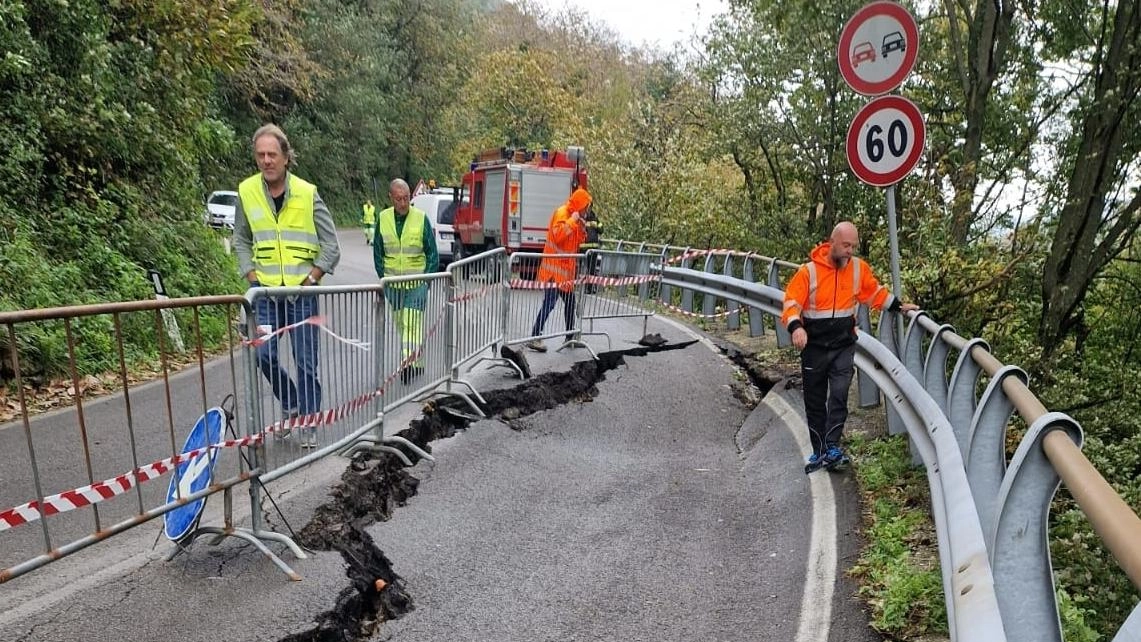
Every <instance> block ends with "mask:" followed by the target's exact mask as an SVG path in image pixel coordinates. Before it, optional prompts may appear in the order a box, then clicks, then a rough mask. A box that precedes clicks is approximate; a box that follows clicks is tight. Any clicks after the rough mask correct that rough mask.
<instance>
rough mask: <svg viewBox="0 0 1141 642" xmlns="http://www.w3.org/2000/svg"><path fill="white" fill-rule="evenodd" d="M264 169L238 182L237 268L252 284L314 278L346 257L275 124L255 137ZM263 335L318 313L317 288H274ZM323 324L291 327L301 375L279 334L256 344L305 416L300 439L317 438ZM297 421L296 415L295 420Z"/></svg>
mask: <svg viewBox="0 0 1141 642" xmlns="http://www.w3.org/2000/svg"><path fill="white" fill-rule="evenodd" d="M253 144H254V160H255V161H256V162H257V167H258V170H259V171H258V173H257V174H254V175H253V176H251V177H249V178H247V179H246V180H244V181H242V182H241V184H240V185H239V186H238V206H237V212H236V213H235V216H234V253H235V254H236V255H237V258H238V271H239V272H240V273H241V274H242V276H244V277H245V278H246V281H248V282H249V284H250V287H259V286H260V287H278V286H285V287H301V286H314V285H317V284H318V283H320V282H321V278H322V277H324V276H325V275H326V274H332V273H333V268H335V267H336V266H337V263H338V262H339V261H340V260H341V248H340V245H339V244H338V242H337V228H336V226H335V225H334V224H333V217H332V216H331V215H330V214H329V209H328V208H327V207H325V202H324V201H322V200H321V196H320V195H319V194H318V193H317V188H316V186H314V185H313V184H312V183H309V182H307V181H304V180H302V179H300V178H298V177H297V176H295V175H294V174H292V173H291V172H290V171H289V169H290V167H291V166H292V164H293V148H292V147H290V145H289V139H288V138H286V137H285V132H283V131H281V128H279V127H278V126H276V125H263V126H262V127H260V128H258V130H257V131H256V132H255V133H254V137H253ZM255 306H256V307H255V312H256V314H257V324H258V331H257V334H258V336H261V335H269V334H272V333H274V332H276V331H277V330H279V329H280V328H282V327H284V326H287V325H293V324H295V323H298V322H300V321H304V320H305V319H308V318H310V317H314V316H316V315H317V314H318V309H317V297H316V296H315V295H305V294H301V295H297V294H290V295H272V296H261V297H258V298H257V300H256V303H255ZM317 332H318V330H317V326H315V325H310V324H305V325H300V326H298V327H296V328H293V329H292V330H291V331H290V332H289V344H290V347H291V348H292V350H293V363H294V364H295V365H296V366H297V381H296V383H294V380H293V378H292V377H291V376H290V375H289V373H288V372H286V371H285V369H284V368H282V367H281V364H280V362H279V361H278V352H277V349H278V346H277V342H278V339H279V338H280V336H278V335H274V336H272V337H271V338H269V339H268V340H265V341H264V342H262V343H261V344H260V345H258V346H257V360H258V365H259V366H260V368H261V371H262V374H264V375H265V377H266V379H268V380H269V382H270V385H271V386H272V388H273V394H274V396H276V397H277V399H278V400H279V401H280V402H281V411H282V417H283V419H285V420H290V419H295V418H298V417H300V418H301V419H300V420H299V421H301V423H302V426H303V427H305V428H306V429H305V430H304V431H303V433H302V436H303V439H302V447H306V448H314V447H316V446H317V434H316V433H317V431H316V428H314V427H313V426H315V425H316V424H315V422H316V420H317V414H316V413H317V412H318V411H320V410H321V382H320V380H319V379H318V377H317V337H318V334H317ZM291 425H292V423H291Z"/></svg>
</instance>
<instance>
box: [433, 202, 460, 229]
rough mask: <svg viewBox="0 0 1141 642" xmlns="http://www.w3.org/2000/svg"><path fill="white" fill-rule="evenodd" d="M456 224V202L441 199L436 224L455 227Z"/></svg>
mask: <svg viewBox="0 0 1141 642" xmlns="http://www.w3.org/2000/svg"><path fill="white" fill-rule="evenodd" d="M455 222H456V202H455V201H451V200H448V201H445V200H443V199H440V203H439V205H438V206H437V209H436V223H437V224H438V225H454V224H455Z"/></svg>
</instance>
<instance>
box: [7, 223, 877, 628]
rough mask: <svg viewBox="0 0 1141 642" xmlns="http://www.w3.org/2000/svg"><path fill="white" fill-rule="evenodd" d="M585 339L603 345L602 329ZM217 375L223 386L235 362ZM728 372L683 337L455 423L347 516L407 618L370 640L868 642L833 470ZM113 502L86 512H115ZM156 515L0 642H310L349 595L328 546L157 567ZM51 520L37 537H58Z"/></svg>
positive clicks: (183, 405) (47, 577) (623, 336)
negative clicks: (371, 501)
mask: <svg viewBox="0 0 1141 642" xmlns="http://www.w3.org/2000/svg"><path fill="white" fill-rule="evenodd" d="M342 247H343V251H344V258H343V260H342V264H341V268H340V269H339V270H338V271H337V274H336V275H335V276H334V277H332V278H331V279H330V282H333V283H344V284H349V283H361V282H370V283H371V282H374V281H375V274H374V273H373V271H372V267H371V253H370V250H369V248H367V247H366V246H365V245H364V243H363V240H362V238H361V235H360V234H359V231H358V230H347V231H344V232H343V233H342ZM554 322H557V320H555V321H554ZM597 325H598V327H600V328H602V329H605V330H606V331H607V332H608V333H609V335H610V338H611V340H612V346H613V348H614V349H623V348H626V347H630V346H631V345H632V343H633V342H634V341H636V340H637V338H638V337H640V336H641V334H642V321H641V319H623V320H606V321H600V322H598V324H597ZM649 329H650V331H652V332H659V333H661V334H662V335H663V336H664V337H666V338H667V339H669V340H670V341H671V342H674V343H677V342H684V341H690V340H692V339H693V338H694V337H695V336H696V335H695V333H694V332H693V331H692V330H690V329H688V328H685V327H683V326H681V325H679V324H676V323H673V322H670V321H667V320H664V319H651V320H650V324H649ZM587 341H588V343H589V344H590V345H591V346H592V348H594V349H595V350H596V351H602V350H606V349H607V341H606V339H605V338H604V337H600V336H592V337H587ZM587 358H589V355H588V354H587V352H586V351H585V350H564V351H562V352H554V351H551V352H548V353H546V354H542V355H539V354H531V355H529V359H530V361H531V365H532V367H533V368H534V370H535V371H536V373H557V372H566V371H568V370H570V369H571V367H572V366H573V364H574V363H575V362H576V361H579V360H582V359H587ZM236 368H237V370H238V372H239V375H238V376H239V377H240V376H241V375H240V372H241V368H242V365H241V364H238V365H237V367H236ZM230 371H231V366H230V364H229V362H228V360H226V359H223V360H219V361H218V362H215V363H211V364H209V365H208V366H207V370H206V376H205V377H204V378H203V379H204V380H205V382H206V385H207V387H208V393H207V394H208V396H209V395H210V394H212V393H211V392H210V391H212V390H213V388H210V386H216V387H217V389H218V390H224V389H225V388H226V387H227V386H228V385H230V384H229V383H228V378H229V377H230V375H229V373H230ZM179 376H180V377H182V379H178V378H175V379H172V381H173V382H174V386H175V387H180V386H181V387H183V388H186V389H187V390H190V391H191V392H188V393H187V394H186V395H184V397H185V398H184V399H183V400H182V401H176V402H175V403H174V405H175V407H176V408H175V414H176V416H181V415H185V414H194V415H196V414H198V413H199V412H200V408H201V405H202V401H201V399H198V398H196V396H195V393H193V390H194V389H195V388H198V387H200V384H199V383H198V375H197V373H196V372H195V373H190V374H187V375H179ZM466 378H468V379H469V380H470V381H472V382H473V383H474V384H475V385H476V386H477V387H478V388H479V389H480V390H483V391H487V390H492V389H506V388H511V387H513V386H515V385H517V384H518V383H519V382H518V380H516V379H514V378H511V377H508V376H507V374H506V372H505V370H504V369H492V368H481V367H477V368H476V369H475V370H474V371H473V372H472V373H470V374H469V375H467V376H466ZM737 378H739V375H738V373H736V371H735V369H734V367H733V366H732V364H731V363H730V362H729V361H728V360H727V359H725V358H724V357H723V356H721V355H720V354H719V352H718V351H717V350H716V349H715V348H714V347H713V346H712V345H711V344H709V343H708V342H704V341H702V342H698V343H695V344H693V345H691V346H689V347H687V348H685V349H681V350H675V351H669V352H659V353H651V354H647V355H645V356H639V357H634V356H631V357H627V358H626V359H625V364H624V365H620V366H619V367H618V368H616V369H614V370H611V371H609V372H607V373H605V378H604V379H603V380H602V381H600V382H598V383H597V385H596V391H595V394H592V395H590V396H589V397H583V398H580V399H576V400H572V401H571V402H569V403H567V404H564V405H561V406H559V407H556V408H553V409H551V410H548V411H544V412H539V413H535V414H531V415H526V416H523V417H520V418H517V419H512V420H503V419H488V420H483V421H479V422H476V423H473V424H471V425H470V426H468V428H467V429H466V430H462V431H460V432H458V433H457V434H456V435H455V436H454V437H451V438H448V439H442V440H439V441H437V442H435V443H434V444H433V445H432V446H433V455H434V457H435V461H434V462H429V461H421V462H420V463H418V464H417V465H416V466H415V467H414V468H413V469H411V474H412V475H413V476H414V477H415V478H417V479H419V480H420V483H419V488H418V491H417V493H416V494H415V495H414V496H413V497H411V498H410V499H409V500H408V502H407V504H406V505H403V506H399V507H396V508H395V509H394V510H393V512H392V518H391V519H390V520H388V521H382V522H377V523H373V524H371V525H368V526H367V532H368V534H369V535H371V537H372V539H373V541H374V542H375V545H376V547H377V548H379V549H380V550H381V551H383V553H384V555H385V556H387V558H388V560H389V561H390V562H391V566H392V570H393V571H394V572H395V573H396V574H398V575H399V577H400V578H401V584H402V588H403V590H404V591H405V592H406V593H407V595H408V597H409V599H410V600H411V603H412V607H413V608H412V610H410V611H408V612H407V613H405V614H404V615H402V616H401V617H400V618H399V619H396V620H392V621H388V622H384V623H382V624H380V625H379V626H377V627H376V628H375V629H374V632H373V633H372V639H378V640H394V641H401V642H404V641H407V642H414V641H419V640H496V641H510V640H519V641H524V640H527V641H533V640H552V641H553V640H560V641H564V640H567V641H569V640H613V641H627V640H629V641H636V640H694V639H701V640H720V641H726V642H728V641H736V640H741V641H744V640H750V641H757V640H771V641H774V642H778V641H779V642H786V641H788V642H826V641H833V642H839V641H841V640H842V641H845V642H847V641H853V640H854V641H863V640H868V641H871V640H877V639H879V638H878V636H876V635H875V634H874V633H873V632H871V631H870V630H869V629H868V627H867V624H866V617H865V615H864V614H863V612H862V611H861V610H860V608H859V604H858V602H857V601H856V600H855V599H854V598H853V593H854V587H853V586H851V584H850V583H849V582H848V581H847V580H846V579H845V575H844V570H845V569H846V568H847V567H848V566H850V565H851V563H852V562H853V561H854V559H855V555H856V552H857V546H858V539H857V534H856V530H855V529H856V525H857V523H858V519H859V515H858V508H857V505H856V503H855V497H854V490H853V482H852V480H851V479H850V478H849V477H848V476H846V475H842V474H840V475H830V474H826V473H818V474H816V475H812V476H810V477H806V476H805V475H804V473H803V470H802V466H803V464H802V462H803V458H804V452H805V451H806V450H807V443H806V441H807V437H806V435H805V429H804V427H803V419H802V414H803V413H802V406H801V403H802V402H801V401H800V397H799V393H798V391H795V390H785V389H783V387H782V386H778V387H777V388H774V389H773V391H772V392H771V393H770V394H769V395H767V396H766V398H765V399H764V400H763V402H762V404H761V405H760V406H758V407H757V408H756V409H749V408H746V407H744V406H743V405H742V404H741V402H739V401H738V400H737V399H736V397H735V396H734V394H733V392H732V390H731V387H730V386H731V384H732V383H733V382H734V381H735V380H736V379H737ZM163 390H164V388H163V387H162V386H158V385H154V384H149V385H146V386H142V387H139V388H137V389H135V390H134V391H133V392H132V395H131V402H132V407H133V412H134V413H135V414H137V415H138V416H139V417H145V418H147V420H155V421H160V422H161V418H162V417H163V416H164V415H165V413H166V410H165V407H166V400H165V395H164V394H163V392H162V391H163ZM197 396H198V397H200V396H201V393H200V392H199V393H197ZM88 409H89V411H90V412H89V414H88V416H87V419H88V424H89V429H90V430H92V431H96V432H98V431H101V430H107V431H113V430H115V429H117V428H116V424H121V423H122V421H121V419H120V420H118V421H116V417H121V413H122V410H121V409H122V397H121V395H112V396H109V397H107V398H106V399H104V400H100V401H97V402H94V403H91V404H89V406H88ZM419 412H420V408H419V406H418V405H416V404H407V405H405V406H404V407H402V408H401V409H400V410H399V411H397V412H396V413H393V415H391V416H389V417H388V418H386V426H387V427H386V432H387V433H392V432H395V431H396V430H399V429H400V428H402V427H404V426H407V425H408V422H409V421H410V420H412V419H414V418H416V417H418V416H419ZM74 424H75V420H74V418H73V417H72V415H71V414H69V413H66V412H64V413H53V414H48V415H45V416H42V417H40V418H37V419H36V420H34V421H33V423H32V429H33V434H34V435H35V436H36V439H38V440H40V441H42V442H43V443H44V444H45V446H44V447H43V448H44V450H43V455H42V457H41V460H40V467H41V468H55V467H58V468H60V469H64V470H67V469H69V468H74V467H75V466H76V458H75V454H74V453H73V452H69V448H68V447H67V441H68V438H67V435H68V434H69V433H73V432H74V430H75V425H74ZM109 434H110V433H109ZM159 434H160V435H161V434H162V433H161V431H160V432H159ZM52 435H55V437H51V436H52ZM24 439H25V437H24V431H23V428H22V425H19V424H9V425H6V426H0V448H2V449H3V451H2V452H5V453H12V452H24V446H23V440H24ZM168 441H169V438H168ZM50 444H56V446H55V447H54V448H53V447H52V446H51V445H50ZM167 447H168V448H169V444H168V445H167ZM156 448H157V446H156ZM37 452H38V453H39V451H37ZM348 463H349V462H348V460H347V459H344V458H341V457H338V456H330V457H326V458H324V459H322V460H320V461H319V462H318V463H316V464H314V465H312V466H309V467H307V468H304V469H302V470H301V471H298V472H296V473H293V474H291V475H289V476H287V477H285V478H283V479H280V480H278V481H276V482H274V483H273V484H271V487H270V491H271V493H272V495H273V496H274V497H275V498H276V500H277V502H278V505H279V506H280V507H281V509H282V511H283V517H282V516H278V515H277V514H276V513H274V512H273V511H268V512H267V517H268V519H269V521H270V524H271V526H273V527H275V528H277V529H278V530H281V531H285V532H288V529H287V527H286V526H285V523H288V524H289V527H292V528H294V529H299V528H300V527H301V525H304V524H305V523H307V522H308V521H309V520H310V519H311V518H312V516H313V514H314V511H315V510H317V508H318V507H319V506H320V505H322V504H325V503H326V502H328V501H329V500H330V495H329V491H330V489H331V488H333V486H334V485H335V484H336V483H337V481H338V479H339V477H340V476H341V474H342V473H343V472H344V471H345V469H346V467H347V466H348ZM15 468H18V466H17V467H9V468H6V469H4V470H2V471H0V475H2V477H0V496H2V497H3V498H4V501H5V502H12V503H18V502H20V501H24V500H26V499H27V497H25V496H24V494H26V487H27V484H28V483H29V481H28V479H27V475H26V474H24V475H21V474H19V471H17V470H15ZM24 469H25V470H26V469H27V466H26V465H25V466H24ZM81 477H82V475H81ZM153 484H154V485H155V486H161V487H162V488H163V489H165V485H166V483H165V479H163V480H161V481H156V482H153ZM20 487H22V488H20ZM13 488H19V490H18V491H16V490H10V489H13ZM244 488H245V487H244V486H242V487H239V489H240V490H239V492H236V493H235V495H234V504H235V516H236V519H238V521H239V523H243V522H247V521H248V508H247V506H248V505H247V503H246V502H245V501H244V492H245V491H244ZM21 493H23V494H21ZM220 499H221V498H220V497H214V498H212V499H211V501H210V503H209V506H208V509H207V512H206V516H205V517H204V523H215V524H216V523H219V521H220V519H221V513H220V509H221V504H222V502H221V501H220ZM131 501H133V500H129V501H127V502H123V504H124V505H123V506H116V508H115V509H108V510H107V511H105V512H107V513H108V516H109V517H110V516H118V515H119V514H130V512H131V510H132V509H131ZM12 503H5V507H7V506H10V505H12ZM116 511H118V513H116ZM78 512H80V511H77V513H78ZM86 519H87V520H88V521H90V517H89V516H88V517H87V518H86ZM160 524H161V520H158V521H152V522H149V523H147V524H144V525H142V526H139V527H137V528H134V529H132V530H129V531H127V532H125V533H123V534H121V535H118V536H115V537H113V538H110V539H109V540H107V541H105V542H102V543H100V544H98V545H96V546H93V547H91V548H88V549H86V550H85V551H82V552H80V553H77V554H75V555H73V556H70V557H67V558H64V559H62V560H60V561H57V562H54V563H52V564H49V565H47V566H45V567H44V568H41V569H39V570H37V571H35V572H33V573H31V574H29V575H27V576H25V577H22V578H19V579H16V580H14V581H11V582H8V583H6V584H3V585H0V604H3V605H4V607H3V610H2V611H0V640H4V641H7V640H12V641H17V640H19V641H22V642H23V641H27V642H32V641H40V640H43V641H47V640H52V641H59V640H77V641H78V640H92V641H99V640H116V641H118V640H131V641H144V640H156V641H157V640H184V641H188V642H189V641H196V640H202V641H207V640H210V641H214V640H218V639H226V640H283V639H292V640H304V639H316V638H314V637H312V636H310V637H306V635H307V634H308V633H307V632H312V631H313V630H314V628H315V626H316V621H317V620H319V619H320V618H321V617H323V615H322V614H328V613H330V612H335V611H336V610H337V608H338V606H337V603H338V600H339V598H342V597H343V596H344V595H347V594H350V593H352V591H347V589H348V587H349V586H350V580H349V578H348V577H346V562H345V558H344V557H342V556H341V555H339V554H337V553H333V552H319V553H316V554H313V555H310V556H309V558H308V559H304V560H297V559H294V558H293V557H292V555H291V554H289V553H288V552H287V551H285V550H284V548H283V547H281V546H280V545H276V544H275V545H272V546H271V548H273V549H274V550H275V551H276V552H278V554H280V555H281V556H282V558H283V559H284V560H285V561H286V562H287V563H289V564H290V565H291V566H292V567H293V568H294V569H295V570H296V571H297V572H298V573H300V574H301V575H302V576H303V578H304V579H303V581H301V582H290V581H288V580H287V579H286V577H285V575H284V574H282V573H281V572H280V571H279V570H278V569H277V568H276V567H275V566H274V565H273V564H271V563H270V562H269V561H268V560H267V559H266V558H265V557H263V556H262V555H260V554H259V553H257V552H256V551H255V550H253V549H252V548H251V547H250V546H248V545H246V544H244V543H242V542H241V541H240V540H236V539H232V538H230V539H226V540H223V541H222V542H221V544H219V545H218V546H210V545H208V543H207V542H206V541H204V540H200V541H198V542H196V543H195V544H194V545H193V546H192V547H190V549H189V550H188V551H187V552H185V553H183V554H180V555H178V556H177V557H175V558H174V560H173V561H169V562H167V561H165V560H164V557H165V556H166V554H167V553H168V552H169V551H170V549H171V546H172V545H171V544H170V542H168V541H167V540H166V539H165V538H156V536H157V535H158V531H159V528H160ZM83 528H84V526H82V525H76V526H75V530H74V532H76V533H82V532H84V531H83V530H82V529H83ZM60 530H61V532H60V533H59V535H60V537H64V536H65V535H67V534H69V533H70V532H72V531H68V529H67V528H65V527H61V529H60ZM156 541H157V545H156ZM56 545H58V543H57V544H56ZM42 547H43V536H42V533H41V532H40V531H39V530H38V529H37V528H36V527H35V525H26V526H23V527H20V528H16V529H12V530H9V531H6V532H0V563H3V564H4V565H10V564H12V563H14V561H19V560H20V559H23V558H22V557H21V556H22V555H26V554H27V552H28V551H29V550H31V551H33V552H35V551H37V550H39V549H42ZM291 636H294V637H291Z"/></svg>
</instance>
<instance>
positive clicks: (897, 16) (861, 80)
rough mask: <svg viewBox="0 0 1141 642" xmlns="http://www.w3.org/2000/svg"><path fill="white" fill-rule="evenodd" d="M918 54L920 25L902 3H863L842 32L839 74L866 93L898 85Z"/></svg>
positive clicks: (837, 54) (854, 87)
mask: <svg viewBox="0 0 1141 642" xmlns="http://www.w3.org/2000/svg"><path fill="white" fill-rule="evenodd" d="M918 54H919V27H918V26H916V24H915V18H913V17H912V15H911V14H910V13H909V12H908V11H907V9H905V8H903V7H902V6H901V5H899V4H897V3H895V2H890V1H888V0H881V1H879V2H872V3H870V4H867V5H864V7H863V8H861V9H860V10H859V11H857V12H856V15H854V16H852V19H851V20H849V21H848V24H846V25H844V30H843V31H842V32H840V44H839V45H838V46H837V47H836V59H837V60H838V61H839V63H840V75H842V76H843V77H844V81H845V82H847V83H848V86H850V87H851V88H852V89H855V90H856V92H857V93H859V94H863V95H864V96H879V95H881V94H886V93H887V92H889V91H891V90H893V89H895V88H896V87H898V86H899V84H900V83H902V82H903V79H904V78H906V77H907V74H909V73H911V69H912V67H914V66H915V59H916V57H917V56H918Z"/></svg>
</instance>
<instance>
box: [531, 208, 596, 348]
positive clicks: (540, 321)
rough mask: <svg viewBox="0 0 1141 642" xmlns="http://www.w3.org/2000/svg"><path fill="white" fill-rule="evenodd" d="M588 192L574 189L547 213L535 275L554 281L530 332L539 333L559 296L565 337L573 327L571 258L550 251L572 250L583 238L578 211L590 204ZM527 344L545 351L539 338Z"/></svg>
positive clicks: (575, 249)
mask: <svg viewBox="0 0 1141 642" xmlns="http://www.w3.org/2000/svg"><path fill="white" fill-rule="evenodd" d="M590 200H591V199H590V193H588V192H587V191H586V190H585V189H583V188H581V187H580V188H578V189H576V190H575V191H574V192H573V193H572V194H571V195H570V198H568V199H567V202H566V203H564V204H563V205H561V206H559V208H558V209H557V210H555V213H554V214H552V215H551V221H550V223H548V224H547V244H546V245H545V246H544V247H543V254H544V256H543V261H542V262H541V263H540V264H539V276H538V279H539V281H541V282H544V283H554V284H556V287H553V288H549V289H547V290H546V291H545V292H544V294H543V306H542V307H541V308H539V315H538V316H537V317H535V325H534V326H533V327H532V328H531V336H532V337H538V336H540V335H541V334H543V326H544V325H546V323H547V317H548V316H550V314H551V311H552V310H554V309H555V305H556V304H557V303H558V300H559V299H562V300H563V318H564V319H565V320H566V326H567V337H568V338H569V337H570V336H571V331H572V330H574V279H575V261H576V259H574V258H553V257H549V256H546V255H550V254H575V253H576V252H578V246H579V245H580V244H581V243H582V242H583V241H584V240H586V224H585V223H583V220H582V213H583V212H584V211H586V208H587V207H589V206H590ZM527 347H528V348H530V349H532V350H534V351H536V352H546V351H547V347H546V346H545V345H543V342H542V341H540V340H539V339H537V338H536V339H532V340H531V341H530V342H528V343H527Z"/></svg>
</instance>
